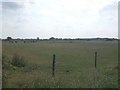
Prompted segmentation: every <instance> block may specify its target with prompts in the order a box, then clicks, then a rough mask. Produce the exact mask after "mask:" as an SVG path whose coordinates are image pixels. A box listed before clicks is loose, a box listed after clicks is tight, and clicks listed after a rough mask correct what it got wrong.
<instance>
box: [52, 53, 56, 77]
mask: <svg viewBox="0 0 120 90" xmlns="http://www.w3.org/2000/svg"><path fill="white" fill-rule="evenodd" d="M52 76H53V77H54V76H55V54H53V63H52Z"/></svg>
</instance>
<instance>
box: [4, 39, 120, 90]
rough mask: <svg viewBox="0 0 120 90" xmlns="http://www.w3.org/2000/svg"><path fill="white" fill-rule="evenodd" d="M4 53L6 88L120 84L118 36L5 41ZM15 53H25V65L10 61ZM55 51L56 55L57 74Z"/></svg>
mask: <svg viewBox="0 0 120 90" xmlns="http://www.w3.org/2000/svg"><path fill="white" fill-rule="evenodd" d="M95 52H97V67H96V69H95V67H94V58H95V56H94V53H95ZM2 54H3V56H2V60H3V88H118V72H117V71H118V43H117V41H115V40H113V41H104V40H99V41H97V40H93V41H84V40H73V41H72V40H71V41H67V40H66V41H62V40H61V41H52V40H51V41H39V42H34V43H31V42H26V43H23V42H22V41H18V42H17V43H10V42H8V41H3V43H2ZM15 54H17V55H19V56H21V57H24V58H23V59H24V61H25V62H24V63H25V66H23V67H17V66H15V65H13V64H12V63H11V62H12V59H13V57H14V55H15ZM53 54H55V55H56V63H55V76H54V77H52V60H53Z"/></svg>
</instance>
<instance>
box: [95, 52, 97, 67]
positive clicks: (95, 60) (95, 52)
mask: <svg viewBox="0 0 120 90" xmlns="http://www.w3.org/2000/svg"><path fill="white" fill-rule="evenodd" d="M96 67H97V52H95V68H96Z"/></svg>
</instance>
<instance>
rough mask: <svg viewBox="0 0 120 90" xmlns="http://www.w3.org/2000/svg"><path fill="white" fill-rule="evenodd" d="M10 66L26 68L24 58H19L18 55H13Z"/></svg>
mask: <svg viewBox="0 0 120 90" xmlns="http://www.w3.org/2000/svg"><path fill="white" fill-rule="evenodd" d="M11 64H12V65H13V66H16V67H25V66H26V62H25V59H24V57H22V56H19V55H18V54H14V55H13V58H12V62H11Z"/></svg>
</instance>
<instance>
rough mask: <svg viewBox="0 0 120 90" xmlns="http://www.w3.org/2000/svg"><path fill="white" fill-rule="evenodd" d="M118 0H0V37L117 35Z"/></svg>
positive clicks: (92, 36) (113, 36)
mask: <svg viewBox="0 0 120 90" xmlns="http://www.w3.org/2000/svg"><path fill="white" fill-rule="evenodd" d="M13 1H14V2H13ZM118 1H119V0H2V2H1V5H0V11H2V15H1V14H0V15H1V16H0V19H1V20H2V22H0V23H2V38H6V37H7V36H11V37H13V38H36V37H40V38H50V37H56V38H96V37H110V38H117V37H118ZM0 25H1V24H0ZM0 27H1V26H0Z"/></svg>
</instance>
